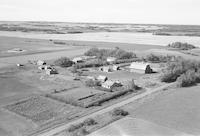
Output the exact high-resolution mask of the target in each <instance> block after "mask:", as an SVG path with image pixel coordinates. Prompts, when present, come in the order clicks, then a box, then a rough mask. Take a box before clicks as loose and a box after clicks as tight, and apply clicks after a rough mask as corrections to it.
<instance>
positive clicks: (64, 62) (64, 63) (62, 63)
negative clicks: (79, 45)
mask: <svg viewBox="0 0 200 136" xmlns="http://www.w3.org/2000/svg"><path fill="white" fill-rule="evenodd" d="M54 64H55V65H56V66H60V67H70V66H72V64H73V62H72V61H71V60H70V59H69V58H67V57H61V58H59V59H57V60H55V61H54Z"/></svg>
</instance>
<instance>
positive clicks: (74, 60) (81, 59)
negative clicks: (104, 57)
mask: <svg viewBox="0 0 200 136" xmlns="http://www.w3.org/2000/svg"><path fill="white" fill-rule="evenodd" d="M72 61H73V62H74V63H80V62H83V58H81V57H76V58H73V60H72Z"/></svg>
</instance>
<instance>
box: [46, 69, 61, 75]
mask: <svg viewBox="0 0 200 136" xmlns="http://www.w3.org/2000/svg"><path fill="white" fill-rule="evenodd" d="M57 73H58V72H57V70H56V69H47V70H46V74H47V75H52V74H57Z"/></svg>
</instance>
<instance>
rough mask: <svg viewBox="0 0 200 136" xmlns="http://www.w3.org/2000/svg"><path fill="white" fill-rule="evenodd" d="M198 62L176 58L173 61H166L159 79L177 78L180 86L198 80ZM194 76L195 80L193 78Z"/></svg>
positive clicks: (171, 80)
mask: <svg viewBox="0 0 200 136" xmlns="http://www.w3.org/2000/svg"><path fill="white" fill-rule="evenodd" d="M199 71H200V62H197V61H191V60H184V59H182V58H177V59H176V60H175V61H174V62H169V63H167V68H166V69H165V70H164V71H163V74H162V76H161V81H163V82H174V81H176V80H177V79H178V78H179V77H180V78H179V79H178V82H179V85H180V86H183V87H184V86H188V85H192V84H194V83H193V82H198V81H199V75H200V74H199V73H200V72H199ZM194 78H196V80H194Z"/></svg>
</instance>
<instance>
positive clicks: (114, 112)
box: [111, 108, 129, 116]
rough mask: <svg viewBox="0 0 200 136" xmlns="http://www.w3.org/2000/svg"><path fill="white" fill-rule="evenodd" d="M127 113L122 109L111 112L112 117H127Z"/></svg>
mask: <svg viewBox="0 0 200 136" xmlns="http://www.w3.org/2000/svg"><path fill="white" fill-rule="evenodd" d="M128 114H129V113H128V112H127V111H124V110H123V109H120V108H116V109H114V110H113V111H112V112H111V115H112V116H127V115H128Z"/></svg>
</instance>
